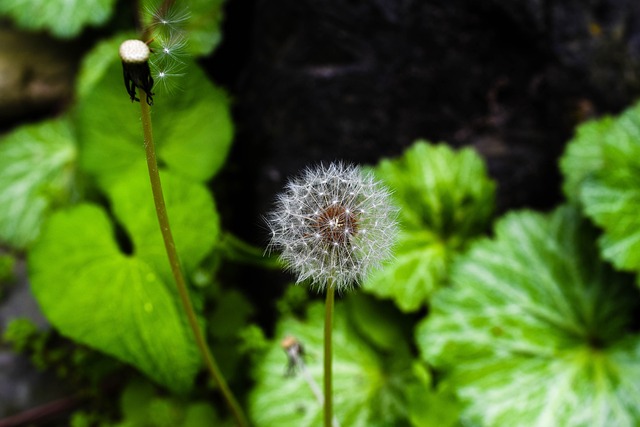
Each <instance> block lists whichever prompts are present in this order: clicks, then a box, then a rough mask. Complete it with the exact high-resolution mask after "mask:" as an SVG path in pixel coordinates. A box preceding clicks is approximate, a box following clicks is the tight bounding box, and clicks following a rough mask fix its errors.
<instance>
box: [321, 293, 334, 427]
mask: <svg viewBox="0 0 640 427" xmlns="http://www.w3.org/2000/svg"><path fill="white" fill-rule="evenodd" d="M335 292H336V288H335V286H333V282H332V281H329V283H328V286H327V299H326V302H325V305H324V426H325V427H332V422H333V396H332V382H331V376H332V370H333V369H332V357H333V353H332V345H331V332H332V329H333V303H334V300H335Z"/></svg>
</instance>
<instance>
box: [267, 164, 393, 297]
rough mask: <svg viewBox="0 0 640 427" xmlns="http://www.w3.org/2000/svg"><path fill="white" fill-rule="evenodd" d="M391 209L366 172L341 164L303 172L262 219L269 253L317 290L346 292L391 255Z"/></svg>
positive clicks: (385, 192) (381, 188) (380, 187)
mask: <svg viewBox="0 0 640 427" xmlns="http://www.w3.org/2000/svg"><path fill="white" fill-rule="evenodd" d="M396 215H397V209H396V208H395V207H394V206H393V204H392V203H391V198H390V193H389V191H388V190H387V189H386V188H385V187H384V186H383V185H382V184H381V183H380V182H379V181H377V180H376V179H375V178H374V177H373V175H372V174H371V173H364V172H363V171H362V170H361V169H360V168H358V167H356V166H351V165H344V164H342V163H332V164H330V165H329V166H328V167H325V166H322V165H320V166H319V167H317V168H313V169H307V170H305V172H304V173H303V174H302V175H301V176H300V177H298V178H294V179H292V180H291V181H289V183H288V184H287V187H286V190H285V191H284V192H283V193H282V194H280V196H279V197H278V200H277V203H276V208H275V209H274V210H273V211H272V212H271V214H270V215H269V217H268V218H267V223H268V225H269V228H270V229H271V242H270V244H269V248H270V249H279V250H281V251H282V253H281V259H282V260H283V261H284V262H285V264H286V265H287V267H288V269H290V270H291V271H293V272H295V273H297V274H298V282H302V281H304V280H307V279H309V280H310V281H311V283H312V284H313V285H315V286H317V287H319V288H321V289H322V288H324V287H325V286H327V284H328V285H329V286H335V287H336V288H337V289H338V290H344V289H348V288H350V287H352V286H354V285H356V284H359V283H361V282H362V280H363V279H364V278H366V276H367V275H368V274H369V272H370V271H371V270H373V269H375V268H377V267H379V266H380V264H381V263H382V262H383V261H384V260H385V259H387V258H389V257H390V255H391V249H392V245H393V243H394V240H395V235H396V232H397V226H396V221H395V218H396Z"/></svg>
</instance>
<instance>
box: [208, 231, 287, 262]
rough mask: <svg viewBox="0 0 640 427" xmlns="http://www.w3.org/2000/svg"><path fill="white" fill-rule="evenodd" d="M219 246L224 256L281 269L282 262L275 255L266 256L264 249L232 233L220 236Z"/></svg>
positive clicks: (235, 260) (231, 259) (229, 258)
mask: <svg viewBox="0 0 640 427" xmlns="http://www.w3.org/2000/svg"><path fill="white" fill-rule="evenodd" d="M218 248H219V250H220V252H221V253H222V255H223V256H224V258H226V259H228V260H230V261H234V262H240V263H244V264H251V265H256V266H259V267H262V268H265V269H271V270H280V269H282V268H283V264H282V262H281V261H280V260H279V259H278V258H277V257H275V256H266V257H265V253H264V249H261V248H256V247H254V246H252V245H250V244H249V243H247V242H244V241H243V240H241V239H240V238H239V237H236V236H234V235H233V234H231V233H224V234H223V235H222V236H221V237H220V242H219V243H218Z"/></svg>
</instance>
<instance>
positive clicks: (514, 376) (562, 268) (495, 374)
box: [416, 207, 640, 427]
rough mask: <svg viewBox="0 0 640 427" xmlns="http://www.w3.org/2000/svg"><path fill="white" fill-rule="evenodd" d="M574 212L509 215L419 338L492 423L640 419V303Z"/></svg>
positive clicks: (441, 298) (476, 250)
mask: <svg viewBox="0 0 640 427" xmlns="http://www.w3.org/2000/svg"><path fill="white" fill-rule="evenodd" d="M594 235H595V233H594V231H593V229H592V228H591V227H590V226H589V225H588V224H586V223H585V222H584V221H582V220H581V218H580V216H579V213H578V212H577V211H576V210H575V209H573V208H568V207H563V208H559V209H558V210H556V211H554V212H553V213H551V214H549V215H542V214H537V213H532V212H519V213H512V214H508V215H507V216H506V217H504V218H502V219H501V220H500V221H498V223H497V224H496V227H495V238H493V239H484V240H482V241H479V242H477V243H476V244H474V245H473V246H472V248H471V250H470V252H469V253H468V254H467V255H465V256H464V257H462V258H461V259H460V260H459V261H458V262H457V263H456V264H455V266H454V268H453V271H452V282H453V286H452V287H451V288H449V289H445V290H442V291H441V292H440V293H438V295H437V296H436V298H435V299H434V301H433V304H432V310H433V311H432V313H431V314H430V315H429V317H428V318H427V319H426V320H425V321H424V322H423V323H421V324H420V326H419V328H418V331H417V336H416V340H417V343H418V345H419V347H420V349H421V351H422V354H423V357H424V359H425V360H427V361H428V362H429V363H431V364H433V365H434V366H435V367H436V368H437V369H439V370H441V371H443V372H444V373H445V381H446V383H447V384H448V385H449V386H450V387H453V388H454V389H455V390H456V392H457V394H458V396H459V397H460V398H461V400H462V401H463V402H464V404H465V409H464V417H465V418H467V419H470V420H471V421H472V422H475V423H479V424H481V425H487V426H503V425H518V426H540V425H544V426H566V427H571V426H584V425H589V426H609V425H615V426H621V427H623V426H634V425H638V423H640V410H639V408H640V369H638V367H639V366H640V365H639V364H638V360H640V359H639V358H640V336H638V334H637V333H636V332H634V327H633V318H634V313H636V312H637V309H638V306H639V302H640V298H639V295H638V292H637V290H636V289H635V288H634V287H632V286H629V285H630V282H631V280H632V278H631V277H629V276H626V275H623V274H620V273H616V272H614V271H613V270H612V269H611V268H610V267H609V266H608V265H606V264H605V263H604V262H602V261H601V260H600V259H599V257H598V251H597V249H596V248H595V244H594Z"/></svg>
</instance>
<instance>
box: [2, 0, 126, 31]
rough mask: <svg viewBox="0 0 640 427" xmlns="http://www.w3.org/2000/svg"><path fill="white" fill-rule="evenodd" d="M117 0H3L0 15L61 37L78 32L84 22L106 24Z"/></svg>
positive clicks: (30, 27)
mask: <svg viewBox="0 0 640 427" xmlns="http://www.w3.org/2000/svg"><path fill="white" fill-rule="evenodd" d="M114 5H115V0H3V1H1V2H0V16H8V17H10V18H12V19H13V20H14V21H15V23H16V24H17V25H18V26H20V27H21V28H24V29H26V30H48V31H50V32H51V33H52V34H53V35H55V36H58V37H61V38H70V37H75V36H77V35H78V34H79V33H80V31H82V29H83V28H84V27H85V26H88V25H91V26H98V25H102V24H104V23H105V22H106V21H107V20H108V19H109V17H110V16H111V14H112V13H113V7H114Z"/></svg>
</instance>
